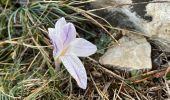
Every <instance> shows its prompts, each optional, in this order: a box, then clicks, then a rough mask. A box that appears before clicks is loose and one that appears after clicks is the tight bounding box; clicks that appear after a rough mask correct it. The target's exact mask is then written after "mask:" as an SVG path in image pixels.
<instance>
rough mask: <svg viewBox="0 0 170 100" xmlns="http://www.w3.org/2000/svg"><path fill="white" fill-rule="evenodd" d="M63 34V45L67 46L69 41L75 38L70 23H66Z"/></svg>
mask: <svg viewBox="0 0 170 100" xmlns="http://www.w3.org/2000/svg"><path fill="white" fill-rule="evenodd" d="M63 31H64V32H63V34H61V38H62V40H63V45H64V46H67V45H68V44H69V43H70V42H71V41H73V40H74V39H75V38H76V29H75V27H74V25H73V24H72V23H68V24H66V25H65V26H64V30H63Z"/></svg>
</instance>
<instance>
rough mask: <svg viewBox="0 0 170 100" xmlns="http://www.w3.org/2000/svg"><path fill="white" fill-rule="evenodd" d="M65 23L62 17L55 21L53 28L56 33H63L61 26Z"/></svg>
mask: <svg viewBox="0 0 170 100" xmlns="http://www.w3.org/2000/svg"><path fill="white" fill-rule="evenodd" d="M66 24H67V22H66V20H65V18H64V17H62V18H60V19H59V20H58V21H57V22H56V23H55V30H56V33H57V35H59V36H60V35H61V34H63V28H64V26H65V25H66Z"/></svg>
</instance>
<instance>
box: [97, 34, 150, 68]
mask: <svg viewBox="0 0 170 100" xmlns="http://www.w3.org/2000/svg"><path fill="white" fill-rule="evenodd" d="M119 43H120V44H115V45H114V46H113V47H112V48H110V49H108V50H107V52H106V53H105V54H104V55H103V56H102V57H101V58H100V60H99V62H100V63H101V64H103V65H113V66H116V67H118V68H128V69H151V68H152V62H151V46H150V44H149V43H148V42H147V40H146V39H145V38H144V37H142V36H135V35H130V36H123V38H121V39H120V40H119Z"/></svg>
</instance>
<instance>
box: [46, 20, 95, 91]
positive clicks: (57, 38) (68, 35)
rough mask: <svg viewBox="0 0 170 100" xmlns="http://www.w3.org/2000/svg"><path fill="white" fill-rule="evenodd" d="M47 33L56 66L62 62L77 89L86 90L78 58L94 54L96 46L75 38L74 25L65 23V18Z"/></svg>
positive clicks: (84, 74)
mask: <svg viewBox="0 0 170 100" xmlns="http://www.w3.org/2000/svg"><path fill="white" fill-rule="evenodd" d="M48 32H49V37H50V39H51V41H52V44H53V57H54V59H55V62H56V65H60V63H61V62H62V63H63V65H64V66H65V68H66V69H67V71H68V72H69V73H70V74H71V76H72V77H73V78H74V79H75V80H76V81H77V84H78V85H79V87H80V88H82V89H86V87H87V74H86V70H85V68H84V65H83V64H82V62H81V61H80V59H79V58H78V57H87V56H90V55H92V54H94V53H95V52H96V50H97V48H96V46H95V45H94V44H92V43H91V42H89V41H87V40H85V39H83V38H76V29H75V27H74V25H73V24H72V23H67V22H66V20H65V18H60V19H59V20H58V21H57V22H56V24H55V28H48Z"/></svg>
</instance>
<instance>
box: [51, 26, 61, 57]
mask: <svg viewBox="0 0 170 100" xmlns="http://www.w3.org/2000/svg"><path fill="white" fill-rule="evenodd" d="M48 33H49V34H48V35H49V37H50V39H51V41H52V45H53V48H54V49H53V56H57V55H58V54H59V52H60V51H61V50H62V49H63V45H62V41H61V39H60V38H59V37H58V36H57V34H56V31H55V29H54V28H48Z"/></svg>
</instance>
